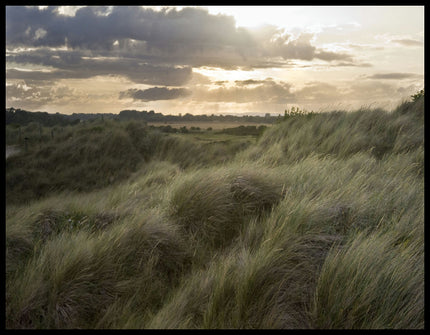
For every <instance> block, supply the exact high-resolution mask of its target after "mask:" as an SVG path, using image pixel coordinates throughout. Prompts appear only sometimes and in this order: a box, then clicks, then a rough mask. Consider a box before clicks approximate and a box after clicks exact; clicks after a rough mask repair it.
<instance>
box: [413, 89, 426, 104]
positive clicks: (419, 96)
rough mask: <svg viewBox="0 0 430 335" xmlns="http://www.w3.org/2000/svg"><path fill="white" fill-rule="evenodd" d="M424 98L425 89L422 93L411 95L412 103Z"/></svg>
mask: <svg viewBox="0 0 430 335" xmlns="http://www.w3.org/2000/svg"><path fill="white" fill-rule="evenodd" d="M422 97H424V89H422V90H421V91H419V92H417V93H415V94H413V95H411V98H412V101H413V102H416V101H417V100H419V99H421V98H422Z"/></svg>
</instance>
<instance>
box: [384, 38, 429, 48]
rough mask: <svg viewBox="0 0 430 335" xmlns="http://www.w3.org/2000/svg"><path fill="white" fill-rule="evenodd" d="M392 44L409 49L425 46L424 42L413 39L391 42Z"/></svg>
mask: <svg viewBox="0 0 430 335" xmlns="http://www.w3.org/2000/svg"><path fill="white" fill-rule="evenodd" d="M391 42H393V43H396V44H400V45H404V46H407V47H415V46H422V45H423V42H421V41H417V40H412V39H402V40H391Z"/></svg>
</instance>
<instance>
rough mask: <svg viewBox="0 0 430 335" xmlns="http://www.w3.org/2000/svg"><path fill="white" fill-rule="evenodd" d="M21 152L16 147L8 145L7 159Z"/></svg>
mask: <svg viewBox="0 0 430 335" xmlns="http://www.w3.org/2000/svg"><path fill="white" fill-rule="evenodd" d="M19 151H20V150H19V149H18V147H17V146H16V145H6V158H8V157H9V156H12V155H14V154H17V153H18V152H19Z"/></svg>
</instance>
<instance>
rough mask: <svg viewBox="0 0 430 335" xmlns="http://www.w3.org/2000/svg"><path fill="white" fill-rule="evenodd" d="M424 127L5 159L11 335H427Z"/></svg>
mask: <svg viewBox="0 0 430 335" xmlns="http://www.w3.org/2000/svg"><path fill="white" fill-rule="evenodd" d="M423 115H424V100H423V98H420V99H418V100H417V101H415V102H413V103H411V102H405V103H403V104H401V105H400V106H399V107H398V108H396V109H395V110H394V111H392V112H385V111H383V110H364V109H363V110H359V111H355V112H352V113H346V112H332V113H327V114H320V115H319V114H312V115H310V116H308V115H293V116H290V117H288V118H286V120H284V121H283V122H281V123H279V124H278V125H275V126H273V127H271V128H270V129H267V130H266V131H265V132H264V133H263V135H262V136H261V137H260V139H259V140H258V141H257V142H256V143H255V144H253V145H250V144H249V143H248V144H246V143H247V141H246V140H245V139H240V138H238V140H237V141H233V142H220V143H211V144H205V143H202V142H201V141H200V142H199V141H197V140H193V138H192V137H189V136H188V137H186V135H183V136H182V137H181V136H180V135H173V136H172V135H166V136H165V135H163V134H160V133H156V132H152V131H150V130H149V129H148V128H146V127H144V126H143V125H142V124H139V123H125V124H121V123H114V122H112V124H105V125H102V124H100V125H95V124H92V125H91V124H90V125H79V126H76V127H75V128H72V127H71V128H70V129H68V131H70V132H69V133H68V135H67V136H65V137H64V139H63V140H60V139H59V140H58V143H57V144H54V143H50V144H49V143H47V144H46V146H43V145H42V148H41V149H34V151H33V149H32V150H29V152H28V153H23V154H22V155H17V156H15V157H11V158H10V160H9V159H8V161H7V165H6V169H7V171H6V172H7V173H6V184H7V187H6V191H7V192H6V196H7V198H10V199H9V200H7V202H6V203H7V207H6V326H7V328H39V329H40V328H42V329H46V328H89V329H95V328H116V329H121V328H186V329H191V328H205V329H207V328H234V329H245V328H247V329H255V328H257V329H269V328H271V329H272V328H276V329H279V328H287V329H292V328H294V329H307V328H311V329H332V328H336V329H339V328H342V329H345V328H346V329H379V328H389V329H398V328H406V329H422V328H424V298H423V296H424V249H423V247H424V138H423V130H424V127H423V119H424V116H423ZM96 126H97V127H98V128H96V130H95V129H94V127H96ZM80 127H81V128H80ZM71 136H72V137H71ZM72 144H73V145H72ZM65 148H68V149H69V150H70V152H69V153H68V154H66V153H65V152H63V149H65ZM125 148H127V150H125ZM44 150H45V151H44ZM92 155H95V156H97V159H91V157H92ZM25 157H27V158H29V157H31V158H32V159H33V161H31V163H29V161H27V160H26V159H25ZM59 157H63V159H64V160H65V161H66V162H68V163H69V165H71V167H70V168H68V167H69V166H68V165H67V164H66V163H63V162H58V164H57V163H55V161H56V160H57V159H58V158H59ZM115 157H116V158H115ZM80 162H81V163H82V165H80V164H81V163H80ZM133 162H134V163H133ZM96 163H98V164H102V165H103V166H104V167H99V168H98V170H97V169H96V167H95V166H96V165H97V164H96ZM62 164H63V165H62ZM104 164H106V165H104ZM133 164H134V165H133ZM54 166H55V167H56V169H57V171H55V169H54V170H52V169H53V168H52V167H54ZM60 167H61V168H62V169H63V170H62V169H60ZM89 167H92V168H93V170H92V171H89V170H87V169H88V168H89ZM14 169H16V171H15V172H14ZM50 169H51V170H52V171H53V172H52V173H51V174H49V175H47V174H46V171H48V170H50ZM74 169H76V171H77V170H78V169H81V170H80V173H81V174H82V176H81V178H82V179H81V183H82V185H83V184H84V183H85V181H88V184H87V185H86V186H85V187H84V186H82V187H81V188H78V187H77V185H80V184H79V183H76V184H75V183H73V182H72V181H73V178H72V177H71V176H73V174H75V175H77V172H76V171H74ZM121 169H122V170H123V171H119V170H121ZM14 173H15V175H14ZM19 176H27V177H26V178H27V179H24V180H25V182H28V183H29V184H28V185H29V190H28V191H27V193H25V192H26V191H25V188H24V187H22V185H23V184H20V183H19V182H18V181H17V180H19V178H18V177H19ZM30 176H33V177H32V178H30V179H29V177H30ZM111 177H113V178H114V179H113V180H112V179H111V180H110V178H111ZM17 178H18V179H17ZM43 178H45V179H43ZM103 178H105V179H106V180H102V179H103ZM90 179H92V180H91V181H89V180H90ZM115 180H116V181H117V182H115ZM68 182H69V184H68ZM43 183H45V184H46V186H45V187H46V192H45V193H44V192H40V194H41V195H42V194H43V196H40V198H39V199H38V197H39V194H38V193H37V192H36V190H37V189H38V186H37V185H39V184H43ZM56 183H57V184H56ZM60 184H61V186H62V187H59V185H60ZM54 185H56V186H55V187H54ZM51 188H52V190H51ZM23 199H28V200H31V202H29V203H22V200H23Z"/></svg>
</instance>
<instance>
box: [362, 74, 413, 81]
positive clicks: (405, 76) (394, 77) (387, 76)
mask: <svg viewBox="0 0 430 335" xmlns="http://www.w3.org/2000/svg"><path fill="white" fill-rule="evenodd" d="M420 76H421V75H419V74H415V73H397V72H396V73H376V74H374V75H371V76H368V77H367V78H369V79H390V80H401V79H410V78H416V77H420Z"/></svg>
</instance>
